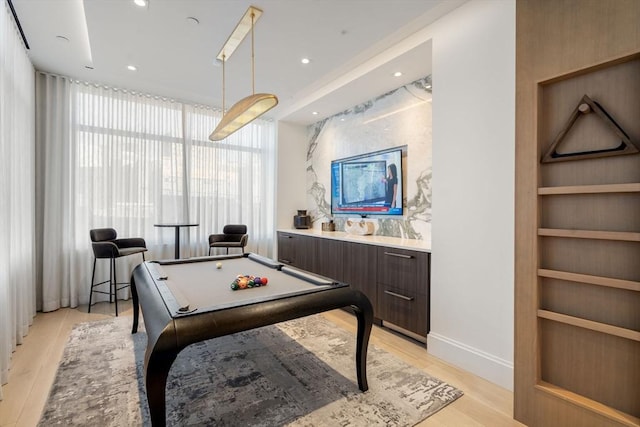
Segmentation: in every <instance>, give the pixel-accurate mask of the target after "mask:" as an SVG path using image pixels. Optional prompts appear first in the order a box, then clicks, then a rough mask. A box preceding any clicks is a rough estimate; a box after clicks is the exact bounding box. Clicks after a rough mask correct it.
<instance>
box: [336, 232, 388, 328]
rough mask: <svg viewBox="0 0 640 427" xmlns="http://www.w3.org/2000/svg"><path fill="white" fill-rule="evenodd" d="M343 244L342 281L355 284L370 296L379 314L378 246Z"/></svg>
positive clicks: (374, 311)
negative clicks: (377, 283)
mask: <svg viewBox="0 0 640 427" xmlns="http://www.w3.org/2000/svg"><path fill="white" fill-rule="evenodd" d="M341 243H342V244H343V254H344V261H343V268H342V279H341V280H342V281H343V282H345V283H348V284H349V285H351V286H353V287H354V288H355V289H357V290H359V291H360V292H362V293H363V294H365V295H366V296H367V298H369V301H371V305H373V313H374V316H375V317H377V318H380V316H378V303H377V299H378V293H377V290H376V287H377V286H376V280H377V279H376V277H377V275H378V270H377V268H376V254H377V247H376V246H372V245H363V244H361V243H351V242H341Z"/></svg>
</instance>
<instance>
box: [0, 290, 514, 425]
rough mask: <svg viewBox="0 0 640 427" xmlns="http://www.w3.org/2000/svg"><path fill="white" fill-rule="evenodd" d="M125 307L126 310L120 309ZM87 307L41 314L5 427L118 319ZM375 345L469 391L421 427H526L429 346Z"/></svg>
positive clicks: (25, 420)
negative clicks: (93, 329)
mask: <svg viewBox="0 0 640 427" xmlns="http://www.w3.org/2000/svg"><path fill="white" fill-rule="evenodd" d="M118 305H119V308H120V309H121V313H120V315H121V316H131V304H130V303H128V302H122V304H120V303H119V304H118ZM120 305H122V307H120ZM86 311H87V306H86V305H85V306H80V307H78V308H77V309H61V310H57V311H54V312H51V313H38V315H37V316H36V317H35V319H34V323H33V326H32V327H31V329H30V331H29V335H28V336H27V337H26V338H25V340H24V344H22V345H20V346H18V348H17V350H16V352H15V353H14V354H13V359H12V361H13V365H12V368H11V371H10V373H9V383H8V384H6V385H5V386H4V387H3V388H2V391H3V393H4V400H3V401H0V427H6V426H11V427H13V426H20V427H23V426H24V427H31V426H35V425H37V423H38V420H39V419H40V413H41V412H42V409H43V407H44V404H45V401H46V399H47V396H48V393H49V389H50V387H51V384H52V382H53V378H54V376H55V373H56V369H57V367H58V363H59V362H60V358H61V357H62V351H63V349H64V346H65V343H66V341H67V338H68V337H69V333H70V331H71V329H72V327H73V325H75V324H77V323H81V322H87V321H92V320H99V319H104V318H108V317H111V316H113V305H109V304H108V303H99V304H96V305H94V306H93V307H92V309H91V311H92V313H91V314H87V312H86ZM324 316H325V317H326V318H327V319H329V320H330V321H332V322H335V323H336V324H337V325H338V326H340V327H343V328H345V329H347V330H349V331H352V332H353V331H355V318H354V317H353V316H352V315H350V314H348V313H346V312H344V311H342V310H335V311H332V312H329V313H325V314H324ZM370 342H371V343H372V344H375V345H376V346H378V347H380V348H383V349H385V350H387V351H388V352H390V353H393V354H395V355H396V356H397V357H399V358H400V359H402V360H404V361H406V362H407V363H409V364H411V365H414V366H416V367H418V368H420V369H422V370H424V371H426V372H428V373H429V374H430V375H433V376H435V377H437V378H440V379H441V380H444V381H446V382H448V383H449V384H451V385H453V386H455V387H458V388H459V389H461V390H463V391H464V393H465V394H464V396H462V397H461V398H460V399H458V400H457V401H455V402H454V403H452V404H451V405H449V406H447V407H446V408H445V409H443V410H441V411H440V412H438V413H436V414H434V415H433V416H431V417H429V418H428V419H427V420H425V421H424V422H422V423H421V424H419V425H420V426H455V427H461V426H491V427H500V426H521V425H522V424H520V423H518V422H517V421H514V420H513V419H512V418H513V403H512V402H513V394H512V393H511V392H509V391H508V390H505V389H503V388H501V387H498V386H496V385H494V384H492V383H490V382H488V381H486V380H483V379H482V378H479V377H477V376H475V375H472V374H469V373H468V372H465V371H462V370H460V369H457V368H455V367H452V366H450V365H447V364H446V363H444V362H442V361H441V360H439V359H437V358H435V357H433V356H430V355H429V354H428V353H427V350H426V348H425V346H424V345H422V344H419V343H415V342H414V341H411V340H408V339H406V338H403V337H401V336H399V335H398V334H396V333H394V332H392V331H390V330H388V329H386V328H378V327H374V330H373V333H372V335H371V341H370Z"/></svg>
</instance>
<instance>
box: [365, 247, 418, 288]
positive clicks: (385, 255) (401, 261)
mask: <svg viewBox="0 0 640 427" xmlns="http://www.w3.org/2000/svg"><path fill="white" fill-rule="evenodd" d="M378 283H383V284H385V285H388V286H391V287H394V288H397V289H401V290H404V291H406V292H408V293H411V294H417V293H425V292H426V289H427V287H428V285H429V254H427V253H424V252H417V251H410V250H405V249H395V248H379V249H378Z"/></svg>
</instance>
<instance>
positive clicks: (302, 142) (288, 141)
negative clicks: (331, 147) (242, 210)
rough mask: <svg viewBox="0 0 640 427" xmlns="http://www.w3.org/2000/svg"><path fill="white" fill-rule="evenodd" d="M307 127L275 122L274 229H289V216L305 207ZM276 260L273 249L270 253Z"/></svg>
mask: <svg viewBox="0 0 640 427" xmlns="http://www.w3.org/2000/svg"><path fill="white" fill-rule="evenodd" d="M306 131H307V129H306V127H305V126H299V125H294V124H291V123H286V122H278V136H277V141H278V144H277V154H276V206H275V209H276V212H275V218H276V228H277V229H281V228H293V216H294V215H295V214H296V213H297V210H298V209H306V208H307V194H306V190H307V182H306V176H307V175H306V169H307V162H306V158H307V133H306ZM274 258H276V259H277V249H276V253H275V254H274Z"/></svg>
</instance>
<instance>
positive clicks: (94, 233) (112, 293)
mask: <svg viewBox="0 0 640 427" xmlns="http://www.w3.org/2000/svg"><path fill="white" fill-rule="evenodd" d="M89 236H90V237H91V246H92V247H93V256H94V258H93V273H92V274H91V292H89V309H88V310H87V313H91V299H92V297H93V293H94V292H97V293H100V294H108V295H109V302H114V300H115V303H116V316H118V291H119V290H120V289H124V288H126V287H129V286H131V283H129V282H126V283H117V280H116V259H117V258H120V257H124V256H129V255H133V254H142V261H144V253H145V252H146V251H147V244H146V242H145V241H144V239H142V238H139V237H134V238H128V239H118V238H117V237H118V234H117V233H116V230H114V229H113V228H96V229H93V230H90V231H89ZM98 258H101V259H109V260H110V261H109V280H105V281H103V282H100V283H94V281H95V276H96V261H98ZM104 283H109V292H104V291H97V290H94V288H95V287H96V286H100V285H102V284H104ZM118 285H125V286H121V287H119V288H118Z"/></svg>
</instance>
